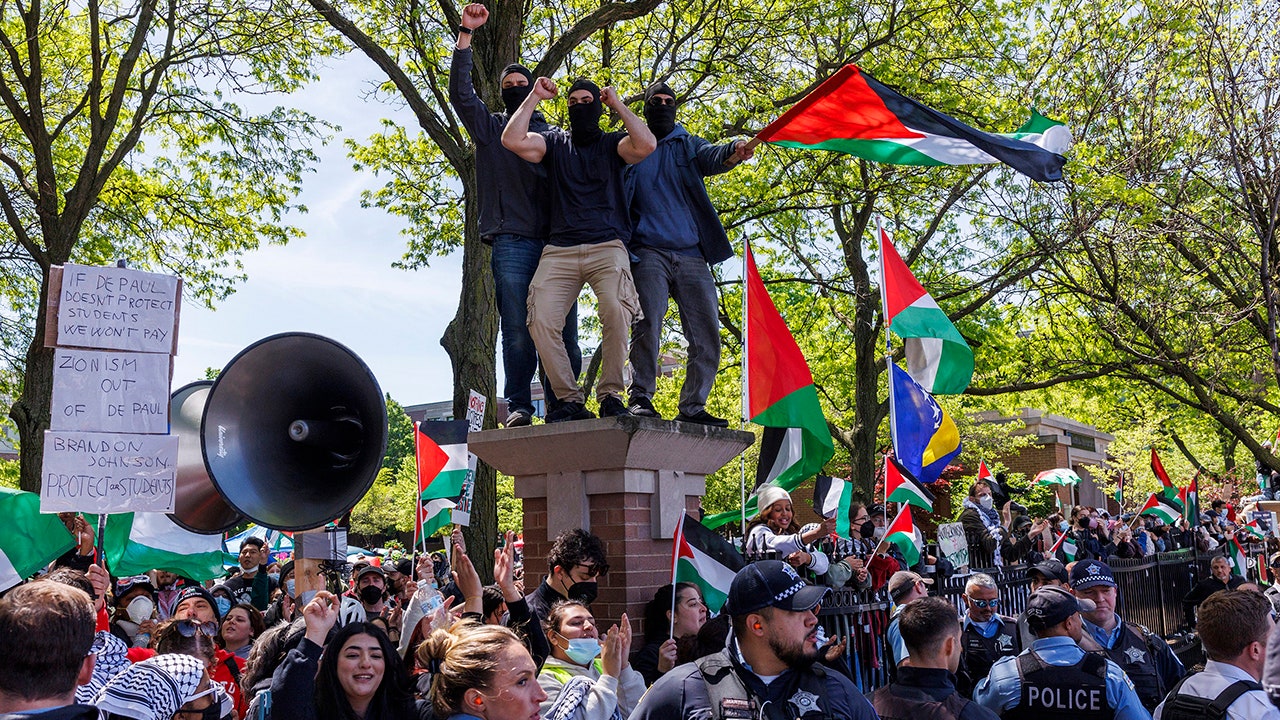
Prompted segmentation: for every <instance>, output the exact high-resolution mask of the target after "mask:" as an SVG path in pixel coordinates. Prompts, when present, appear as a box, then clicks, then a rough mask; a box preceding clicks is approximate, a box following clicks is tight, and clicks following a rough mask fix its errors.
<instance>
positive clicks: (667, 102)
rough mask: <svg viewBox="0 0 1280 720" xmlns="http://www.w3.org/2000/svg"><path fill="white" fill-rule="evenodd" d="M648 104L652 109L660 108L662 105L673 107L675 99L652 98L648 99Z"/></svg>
mask: <svg viewBox="0 0 1280 720" xmlns="http://www.w3.org/2000/svg"><path fill="white" fill-rule="evenodd" d="M649 104H650V105H652V106H654V107H659V106H662V105H673V106H674V105H675V104H676V99H675V98H660V97H653V98H649Z"/></svg>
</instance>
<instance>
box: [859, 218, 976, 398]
mask: <svg viewBox="0 0 1280 720" xmlns="http://www.w3.org/2000/svg"><path fill="white" fill-rule="evenodd" d="M880 299H881V301H882V303H883V304H884V317H885V327H886V328H888V329H890V330H892V331H893V332H894V333H896V334H897V335H898V337H900V338H902V339H903V343H904V344H905V346H906V351H907V371H908V372H909V373H910V374H911V377H912V378H913V379H915V381H916V382H918V383H920V387H922V388H924V389H925V391H927V392H930V393H932V394H934V395H957V394H959V393H962V392H964V390H965V388H967V387H969V381H970V380H972V379H973V351H972V350H970V349H969V343H967V342H965V340H964V338H963V337H962V336H961V335H960V331H959V330H956V326H955V325H953V324H951V319H950V318H948V317H947V314H946V313H944V312H942V309H941V308H939V307H938V303H936V302H934V301H933V296H931V295H930V294H929V293H928V292H926V291H925V289H924V286H923V285H921V284H920V282H919V281H918V280H916V278H915V276H914V275H912V274H911V268H909V267H907V264H906V263H905V262H903V261H902V258H901V257H900V256H899V255H898V251H897V250H895V249H894V247H893V243H892V242H890V240H889V234H888V233H886V232H885V231H884V228H880Z"/></svg>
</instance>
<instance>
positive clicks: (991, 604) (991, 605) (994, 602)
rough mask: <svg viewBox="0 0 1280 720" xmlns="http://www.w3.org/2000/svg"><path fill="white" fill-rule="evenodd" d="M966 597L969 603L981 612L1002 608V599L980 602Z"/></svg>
mask: <svg viewBox="0 0 1280 720" xmlns="http://www.w3.org/2000/svg"><path fill="white" fill-rule="evenodd" d="M965 597H966V598H968V600H969V602H971V603H973V606H974V607H976V608H978V609H979V610H986V609H987V608H997V607H1000V598H995V599H993V600H978V599H977V598H972V597H969V596H968V595H965Z"/></svg>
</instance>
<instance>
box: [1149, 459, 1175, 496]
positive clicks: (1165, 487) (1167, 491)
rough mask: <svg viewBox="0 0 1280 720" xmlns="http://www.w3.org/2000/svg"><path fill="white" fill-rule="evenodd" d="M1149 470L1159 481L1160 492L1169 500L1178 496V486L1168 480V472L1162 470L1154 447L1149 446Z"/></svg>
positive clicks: (1161, 464) (1162, 465) (1162, 466)
mask: <svg viewBox="0 0 1280 720" xmlns="http://www.w3.org/2000/svg"><path fill="white" fill-rule="evenodd" d="M1151 472H1153V473H1155V475H1156V479H1157V480H1159V481H1160V494H1161V495H1164V496H1165V497H1166V498H1169V499H1170V500H1175V499H1177V497H1178V486H1176V485H1174V484H1173V483H1172V482H1170V481H1169V473H1167V472H1165V471H1164V464H1163V463H1161V462H1160V456H1159V455H1157V454H1156V449H1155V448H1151Z"/></svg>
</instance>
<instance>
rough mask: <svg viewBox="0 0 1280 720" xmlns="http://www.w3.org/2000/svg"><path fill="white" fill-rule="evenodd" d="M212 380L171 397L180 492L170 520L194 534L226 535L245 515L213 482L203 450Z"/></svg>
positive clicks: (183, 389)
mask: <svg viewBox="0 0 1280 720" xmlns="http://www.w3.org/2000/svg"><path fill="white" fill-rule="evenodd" d="M211 387H213V381H212V380H200V381H198V382H193V383H190V384H188V385H183V386H182V387H180V388H178V389H177V390H175V391H174V393H173V395H172V396H171V397H170V398H169V429H170V432H171V433H172V434H174V435H177V436H178V475H177V477H178V479H177V483H178V490H177V496H176V500H175V504H174V511H173V512H172V513H170V514H169V518H170V519H171V520H173V521H174V522H175V523H177V524H178V525H180V526H182V527H183V528H186V529H187V530H190V531H191V532H195V533H201V534H204V535H216V534H220V533H224V532H226V531H228V530H230V529H231V528H233V527H235V526H236V525H238V524H239V523H240V521H241V520H242V519H243V516H242V515H240V513H239V512H237V511H236V510H235V508H233V507H231V506H230V505H228V504H227V501H226V500H223V499H222V495H220V494H219V493H218V489H217V488H215V487H214V486H213V480H211V479H209V471H208V470H207V469H206V468H205V466H204V453H203V452H202V451H201V450H200V420H201V418H203V417H204V406H205V402H206V401H207V400H208V399H209V388H211Z"/></svg>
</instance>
